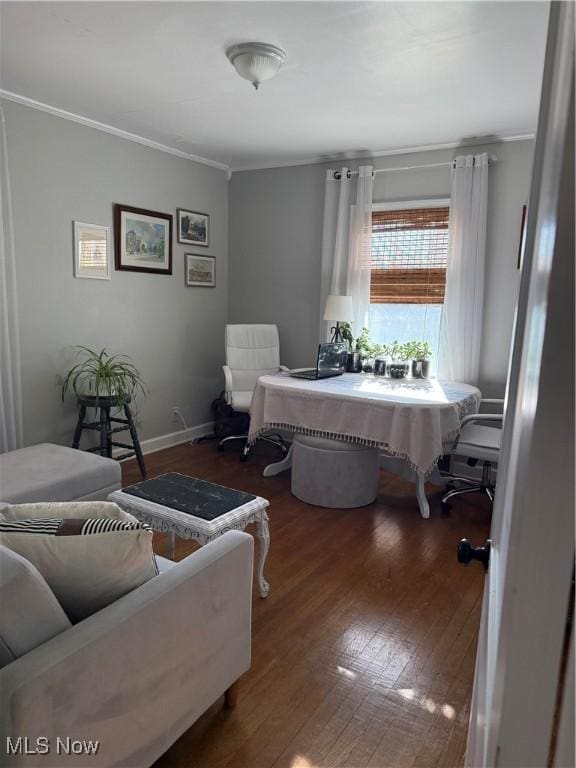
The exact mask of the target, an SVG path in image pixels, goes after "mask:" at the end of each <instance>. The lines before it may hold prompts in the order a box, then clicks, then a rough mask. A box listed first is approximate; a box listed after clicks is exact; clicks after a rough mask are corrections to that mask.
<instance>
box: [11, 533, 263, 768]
mask: <svg viewBox="0 0 576 768" xmlns="http://www.w3.org/2000/svg"><path fill="white" fill-rule="evenodd" d="M158 560H159V566H160V575H158V576H156V577H155V578H153V579H151V580H150V581H148V582H147V583H146V584H144V585H143V586H141V587H139V588H138V589H136V590H134V591H133V592H131V593H129V594H127V595H125V596H124V597H122V598H121V599H119V600H117V601H116V602H115V603H113V604H112V605H109V606H107V607H106V608H104V609H103V610H101V611H99V612H98V613H96V614H94V615H92V616H90V617H89V618H87V619H85V620H84V621H81V622H80V623H78V624H76V625H74V626H70V627H69V628H68V629H66V630H65V631H63V632H61V633H60V634H57V635H56V636H54V637H52V638H51V639H50V640H47V641H46V642H44V643H43V644H41V645H39V646H38V647H36V648H34V649H33V650H31V651H29V652H28V653H26V654H25V655H23V656H20V658H17V659H15V660H14V661H12V662H10V663H9V664H7V666H5V667H3V668H2V669H0V764H1V765H2V766H6V768H20V767H21V766H22V768H24V767H25V768H32V766H40V768H66V766H70V768H77V767H78V768H81V766H90V768H113V767H115V766H118V767H119V766H122V767H123V768H128V767H131V768H147V766H150V765H152V763H154V761H155V760H156V759H157V758H158V757H159V756H160V755H162V754H163V753H164V752H165V751H166V750H167V749H168V748H169V747H170V746H171V745H172V744H173V743H174V741H175V740H176V739H177V738H178V737H179V736H180V735H181V734H182V733H184V731H186V730H187V729H188V728H189V727H190V726H191V725H192V723H194V721H195V720H196V719H197V718H198V717H199V716H200V715H201V714H202V713H203V712H205V711H206V709H208V707H210V706H211V705H212V704H213V703H214V702H215V701H216V700H217V699H218V698H219V697H220V696H221V695H222V694H223V693H224V692H225V691H227V690H228V689H229V688H230V687H231V686H232V685H233V684H234V683H235V682H236V681H237V680H238V678H239V677H240V676H241V675H242V674H243V673H244V672H246V671H247V670H248V668H249V667H250V632H251V595H252V560H253V539H252V537H251V536H249V535H248V534H245V533H241V532H239V531H231V532H229V533H226V534H224V535H223V536H221V537H220V538H219V539H217V540H216V541H214V542H212V543H211V544H208V545H206V546H205V547H203V548H202V549H200V550H198V551H196V552H194V553H193V554H192V555H190V556H189V557H187V558H186V559H184V560H182V561H180V562H179V563H171V562H170V561H166V560H163V559H162V558H158ZM26 562H27V561H26ZM19 736H20V737H26V739H27V741H26V742H23V741H21V742H20V745H19V746H20V749H19V750H18V742H17V739H18V737H19ZM8 737H9V738H10V742H9V741H8ZM58 737H60V739H61V740H62V741H61V742H59V741H58ZM67 738H70V739H72V740H77V741H82V740H86V741H89V740H91V741H92V742H94V741H97V742H99V746H98V750H97V752H96V753H95V754H70V755H67V754H65V753H63V752H62V747H63V746H64V747H66V746H69V743H68V742H66V739H67ZM38 739H48V745H49V752H48V753H47V754H39V753H37V754H27V755H26V754H23V747H24V744H26V746H27V747H28V751H32V750H34V749H36V748H37V747H38V745H40V751H44V749H45V747H44V744H45V743H46V742H43V741H37V740H38ZM9 744H11V745H12V746H13V747H14V745H16V750H15V751H19V752H20V753H19V754H7V752H8V745H9ZM59 747H60V749H59Z"/></svg>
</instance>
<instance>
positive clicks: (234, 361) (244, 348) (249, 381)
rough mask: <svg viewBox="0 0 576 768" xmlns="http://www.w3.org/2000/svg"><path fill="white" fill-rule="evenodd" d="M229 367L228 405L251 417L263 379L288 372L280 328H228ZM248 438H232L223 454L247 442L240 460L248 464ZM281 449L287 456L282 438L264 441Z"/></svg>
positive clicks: (227, 384) (226, 439)
mask: <svg viewBox="0 0 576 768" xmlns="http://www.w3.org/2000/svg"><path fill="white" fill-rule="evenodd" d="M225 343H226V365H223V366H222V369H223V371H224V378H225V381H226V401H227V402H228V404H229V405H231V406H232V408H234V410H235V411H239V412H241V413H250V405H251V403H252V393H253V392H254V387H255V386H256V382H257V381H258V379H259V378H260V376H265V375H266V374H272V373H278V371H280V370H286V371H287V370H288V369H287V368H286V367H285V366H283V365H280V339H279V337H278V327H277V326H276V325H265V324H251V325H248V324H240V325H227V326H226V335H225ZM247 437H248V435H247V434H243V435H230V436H229V437H225V438H224V439H223V440H221V441H220V443H219V444H218V449H219V450H222V448H223V447H224V445H226V443H229V442H232V441H234V440H243V441H244V448H243V450H242V454H241V456H240V458H241V460H243V461H245V460H246V458H247V457H248V453H249V451H250V448H249V446H248V443H247ZM260 439H261V440H265V441H266V442H269V443H272V444H273V445H275V446H277V447H278V448H280V450H281V451H282V452H283V453H284V454H286V453H287V448H286V446H285V444H284V441H283V440H282V438H281V437H280V436H279V435H278V436H273V437H272V436H264V437H261V438H260Z"/></svg>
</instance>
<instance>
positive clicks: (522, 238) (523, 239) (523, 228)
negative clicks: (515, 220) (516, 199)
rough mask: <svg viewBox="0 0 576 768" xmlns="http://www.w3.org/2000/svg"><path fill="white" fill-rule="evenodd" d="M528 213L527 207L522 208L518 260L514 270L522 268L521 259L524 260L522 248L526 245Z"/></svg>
mask: <svg viewBox="0 0 576 768" xmlns="http://www.w3.org/2000/svg"><path fill="white" fill-rule="evenodd" d="M527 212H528V206H527V205H523V206H522V218H521V221H520V242H519V243H518V258H517V260H516V268H517V269H521V268H522V259H523V258H524V246H525V245H526V213H527Z"/></svg>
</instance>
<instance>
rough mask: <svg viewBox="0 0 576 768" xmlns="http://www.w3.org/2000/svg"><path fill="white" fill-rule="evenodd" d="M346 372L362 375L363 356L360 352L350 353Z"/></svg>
mask: <svg viewBox="0 0 576 768" xmlns="http://www.w3.org/2000/svg"><path fill="white" fill-rule="evenodd" d="M346 370H347V371H348V373H362V355H361V354H360V352H348V357H347V358H346Z"/></svg>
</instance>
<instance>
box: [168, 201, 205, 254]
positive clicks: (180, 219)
mask: <svg viewBox="0 0 576 768" xmlns="http://www.w3.org/2000/svg"><path fill="white" fill-rule="evenodd" d="M176 219H177V224H178V242H179V243H184V244H185V245H203V246H206V247H207V246H208V237H209V229H210V216H208V214H207V213H198V212H197V211H185V210H184V209H183V208H177V209H176Z"/></svg>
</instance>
